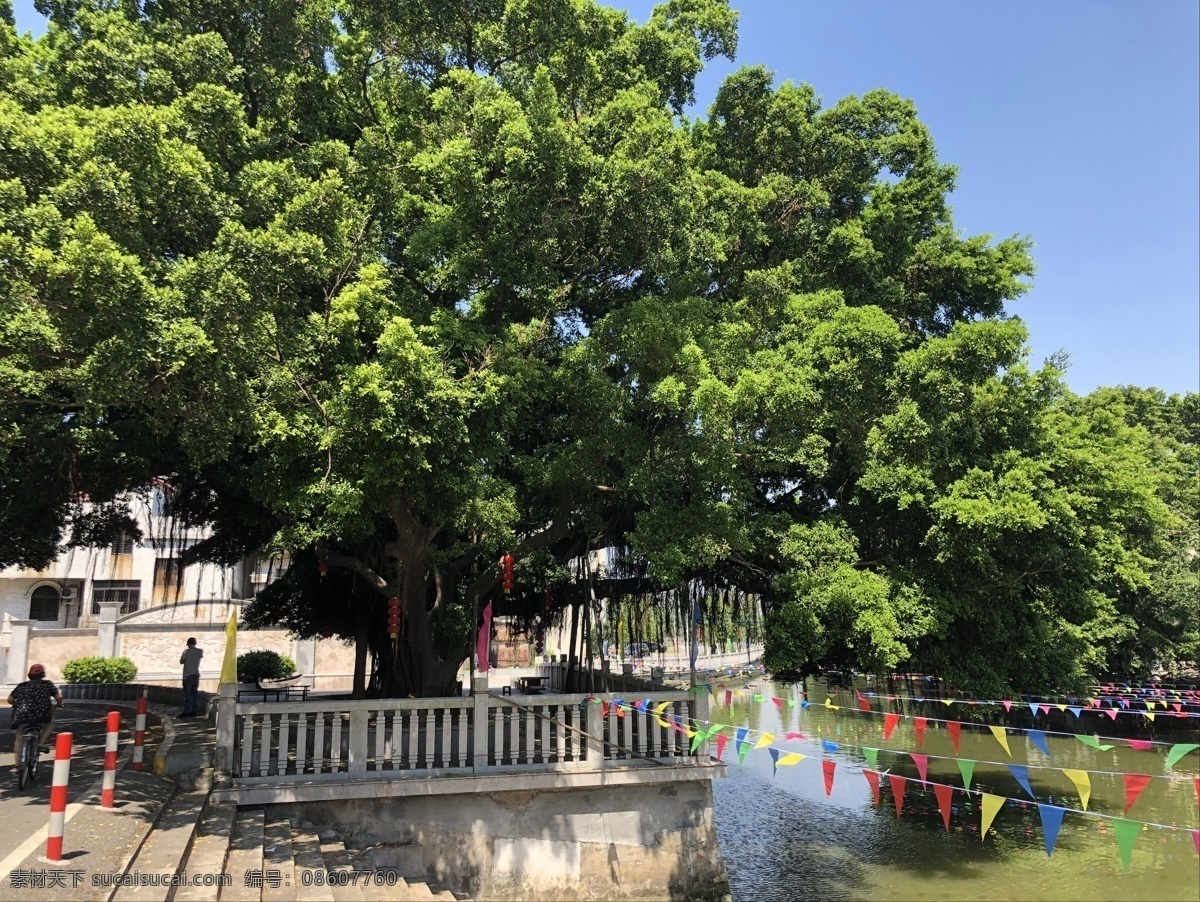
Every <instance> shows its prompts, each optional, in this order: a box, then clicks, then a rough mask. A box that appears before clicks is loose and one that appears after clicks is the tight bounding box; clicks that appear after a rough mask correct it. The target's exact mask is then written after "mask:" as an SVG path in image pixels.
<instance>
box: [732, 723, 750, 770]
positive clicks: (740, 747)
mask: <svg viewBox="0 0 1200 902" xmlns="http://www.w3.org/2000/svg"><path fill="white" fill-rule="evenodd" d="M749 732H750V731H749V730H747V729H746V728H745V727H740V728H739V729H738V731H737V735H736V736H735V737H734V740H733V745H734V748H736V749H737V755H738V766H739V767H740V766H741V765H742V763H743V762H745V760H746V753H747V752H749V751H750V743H748V742H747V741H746V734H747V733H749Z"/></svg>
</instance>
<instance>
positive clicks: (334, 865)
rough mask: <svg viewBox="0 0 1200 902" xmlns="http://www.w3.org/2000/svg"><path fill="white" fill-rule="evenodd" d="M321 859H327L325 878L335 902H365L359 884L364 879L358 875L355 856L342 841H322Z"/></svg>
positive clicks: (323, 839)
mask: <svg viewBox="0 0 1200 902" xmlns="http://www.w3.org/2000/svg"><path fill="white" fill-rule="evenodd" d="M321 857H322V858H323V859H325V877H326V881H325V882H326V883H328V884H329V889H330V890H331V891H332V893H333V900H334V902H364V900H363V894H362V890H361V889H360V888H359V887H358V883H359V882H361V880H362V879H363V877H362V875H361V873H356V871H357V870H358V865H357V864H356V863H355V861H354V856H353V855H351V854H350V853H349V852H348V851H346V847H345V846H344V845H343V844H342V841H341V840H340V839H325V838H324V837H322V839H321Z"/></svg>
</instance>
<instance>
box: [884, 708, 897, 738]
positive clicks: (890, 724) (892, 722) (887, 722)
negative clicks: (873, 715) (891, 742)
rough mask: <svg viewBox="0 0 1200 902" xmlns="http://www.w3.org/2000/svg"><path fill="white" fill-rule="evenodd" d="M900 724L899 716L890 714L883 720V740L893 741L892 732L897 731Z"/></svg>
mask: <svg viewBox="0 0 1200 902" xmlns="http://www.w3.org/2000/svg"><path fill="white" fill-rule="evenodd" d="M898 723H900V715H899V714H888V715H887V716H886V717H884V718H883V738H884V739H891V738H892V730H894V729H896V724H898Z"/></svg>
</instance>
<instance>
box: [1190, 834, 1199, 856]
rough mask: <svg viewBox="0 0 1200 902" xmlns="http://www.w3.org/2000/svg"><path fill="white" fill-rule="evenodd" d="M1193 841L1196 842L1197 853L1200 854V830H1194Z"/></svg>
mask: <svg viewBox="0 0 1200 902" xmlns="http://www.w3.org/2000/svg"><path fill="white" fill-rule="evenodd" d="M1192 842H1194V843H1195V844H1196V854H1197V855H1200V830H1193V831H1192Z"/></svg>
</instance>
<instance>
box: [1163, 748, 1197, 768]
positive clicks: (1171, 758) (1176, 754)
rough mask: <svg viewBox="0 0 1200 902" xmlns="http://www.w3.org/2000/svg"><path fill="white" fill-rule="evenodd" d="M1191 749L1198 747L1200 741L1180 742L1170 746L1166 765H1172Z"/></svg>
mask: <svg viewBox="0 0 1200 902" xmlns="http://www.w3.org/2000/svg"><path fill="white" fill-rule="evenodd" d="M1193 749H1200V743H1195V742H1180V743H1178V744H1176V745H1173V746H1171V751H1170V752H1168V753H1167V767H1174V766H1175V762H1176V761H1178V760H1179V759H1180V758H1182V757H1183V756H1184V755H1186V754H1187V753H1188V752H1190V751H1192V750H1193Z"/></svg>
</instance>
